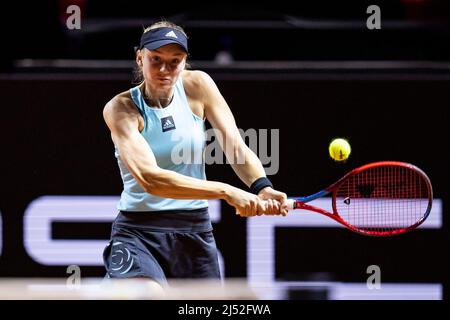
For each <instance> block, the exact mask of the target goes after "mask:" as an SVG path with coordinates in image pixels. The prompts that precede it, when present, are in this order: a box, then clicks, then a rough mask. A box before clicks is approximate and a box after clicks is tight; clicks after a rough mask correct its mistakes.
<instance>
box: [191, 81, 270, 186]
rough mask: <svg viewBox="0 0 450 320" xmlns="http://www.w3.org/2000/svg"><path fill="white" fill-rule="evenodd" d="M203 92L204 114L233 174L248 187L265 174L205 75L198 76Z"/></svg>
mask: <svg viewBox="0 0 450 320" xmlns="http://www.w3.org/2000/svg"><path fill="white" fill-rule="evenodd" d="M199 77H200V79H201V80H200V81H201V82H203V86H202V87H204V88H205V91H206V92H205V93H204V95H205V97H204V101H205V114H206V117H207V119H208V121H209V122H210V123H211V125H212V126H213V128H214V129H215V130H217V131H218V132H219V134H220V138H221V139H219V143H220V144H221V147H222V150H223V151H224V153H225V156H226V157H227V159H228V161H229V163H230V164H231V166H232V168H233V170H234V172H235V173H236V174H237V176H238V177H239V178H240V179H241V180H242V182H244V183H245V184H246V185H247V186H248V187H249V186H250V185H251V184H252V183H253V182H254V181H255V180H256V179H258V178H260V177H265V176H266V173H265V171H264V168H263V166H262V164H261V161H260V160H259V159H258V157H257V156H256V154H255V153H254V152H253V151H252V150H251V149H250V148H249V147H248V146H247V145H246V144H245V142H244V140H243V139H242V137H241V135H240V133H239V130H238V128H237V126H236V121H235V119H234V117H233V114H232V113H231V110H230V107H229V106H228V104H227V102H226V101H225V99H224V98H223V96H222V94H221V93H220V91H219V89H218V88H217V86H216V84H215V83H214V81H213V80H212V79H211V78H210V77H209V76H208V75H207V74H206V73H201V74H200V75H199Z"/></svg>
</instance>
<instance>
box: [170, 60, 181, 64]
mask: <svg viewBox="0 0 450 320" xmlns="http://www.w3.org/2000/svg"><path fill="white" fill-rule="evenodd" d="M172 63H173V64H179V63H180V59H173V60H172Z"/></svg>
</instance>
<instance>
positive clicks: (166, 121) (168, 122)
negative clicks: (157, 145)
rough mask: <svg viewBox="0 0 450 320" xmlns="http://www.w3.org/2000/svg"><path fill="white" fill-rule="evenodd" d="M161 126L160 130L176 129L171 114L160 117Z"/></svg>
mask: <svg viewBox="0 0 450 320" xmlns="http://www.w3.org/2000/svg"><path fill="white" fill-rule="evenodd" d="M161 127H162V132H166V131H169V130H174V129H176V128H175V122H174V121H173V118H172V116H168V117H165V118H161Z"/></svg>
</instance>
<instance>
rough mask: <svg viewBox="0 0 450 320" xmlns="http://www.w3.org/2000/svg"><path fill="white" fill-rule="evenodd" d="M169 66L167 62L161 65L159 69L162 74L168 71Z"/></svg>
mask: <svg viewBox="0 0 450 320" xmlns="http://www.w3.org/2000/svg"><path fill="white" fill-rule="evenodd" d="M168 70H169V69H168V68H167V65H166V63H165V62H163V63H161V67H160V68H159V71H160V72H164V71H168Z"/></svg>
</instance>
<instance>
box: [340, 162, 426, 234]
mask: <svg viewBox="0 0 450 320" xmlns="http://www.w3.org/2000/svg"><path fill="white" fill-rule="evenodd" d="M425 179H426V178H425V177H424V176H423V175H422V174H420V173H419V172H417V171H415V170H413V169H410V168H408V167H402V166H379V167H372V168H368V169H365V170H362V171H360V172H358V173H356V174H354V175H352V176H349V177H348V179H346V180H345V182H344V183H342V184H341V185H340V186H339V188H338V189H337V190H336V210H337V212H338V214H339V216H340V217H341V218H342V220H343V221H344V222H345V223H347V224H348V225H349V226H350V227H353V228H356V229H358V230H359V231H361V232H365V233H368V234H374V235H382V234H392V233H395V232H401V231H403V230H404V229H407V228H409V227H411V226H413V225H416V224H417V223H419V222H420V221H421V220H422V219H423V218H424V215H425V213H426V212H427V209H428V206H429V201H430V200H429V189H428V184H427V181H426V180H425Z"/></svg>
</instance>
